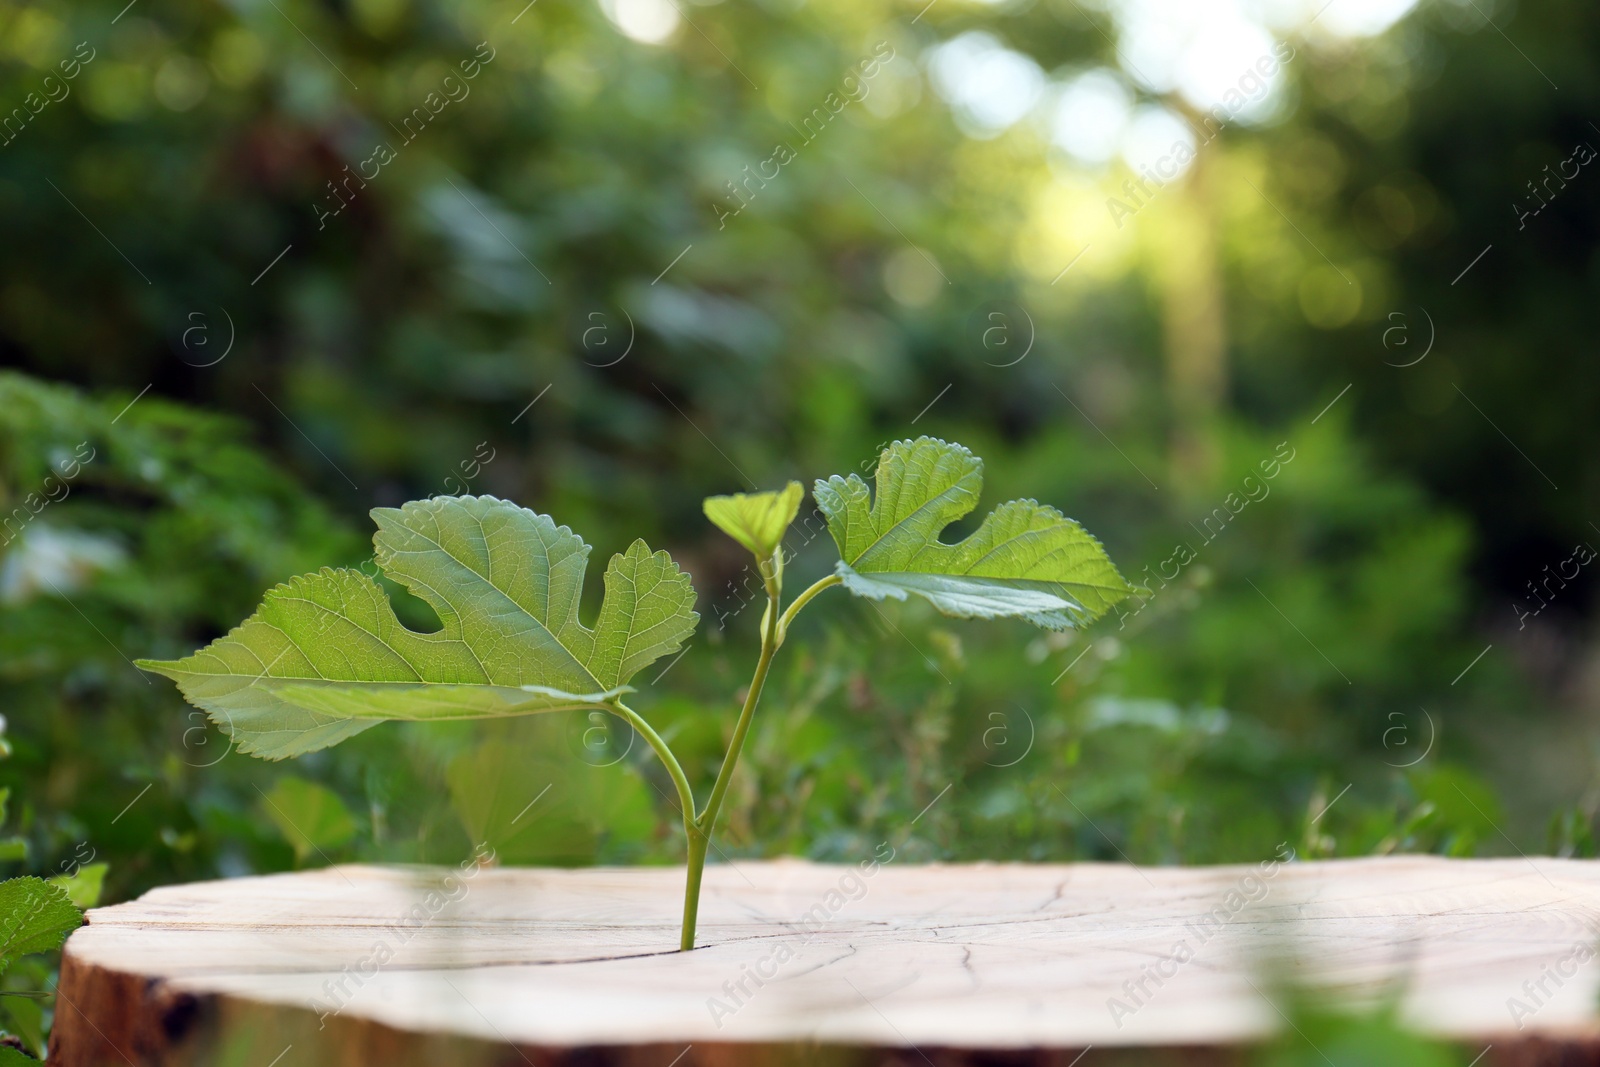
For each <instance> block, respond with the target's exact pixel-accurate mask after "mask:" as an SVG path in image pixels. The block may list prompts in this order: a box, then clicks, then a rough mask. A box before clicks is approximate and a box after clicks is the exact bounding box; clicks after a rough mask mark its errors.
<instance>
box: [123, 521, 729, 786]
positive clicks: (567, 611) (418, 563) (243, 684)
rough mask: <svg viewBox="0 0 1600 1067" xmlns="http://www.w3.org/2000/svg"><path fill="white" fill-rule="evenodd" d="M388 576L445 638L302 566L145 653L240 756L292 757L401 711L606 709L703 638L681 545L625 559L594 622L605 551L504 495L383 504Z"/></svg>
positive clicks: (343, 576) (359, 584)
mask: <svg viewBox="0 0 1600 1067" xmlns="http://www.w3.org/2000/svg"><path fill="white" fill-rule="evenodd" d="M372 517H373V518H374V519H375V520H376V521H377V524H378V533H377V536H376V537H375V538H374V542H373V543H374V545H375V546H376V548H377V553H376V559H377V562H378V565H379V566H380V567H381V568H382V569H383V571H384V573H385V574H386V575H387V576H388V577H390V578H392V579H394V580H395V581H396V582H399V583H400V584H401V585H403V586H405V587H406V588H407V589H409V590H410V591H411V592H412V593H414V594H416V595H417V596H418V597H421V598H422V599H423V600H425V601H426V602H427V603H428V605H429V606H430V607H432V608H433V610H434V611H435V613H437V614H438V616H439V620H440V622H441V623H442V626H441V628H440V629H439V631H438V632H437V633H417V632H415V631H412V630H409V629H407V628H406V627H405V626H403V625H401V623H400V621H399V619H397V618H396V617H395V614H394V609H393V607H392V606H391V605H390V603H389V599H388V597H387V596H385V595H384V592H383V590H382V589H381V588H380V587H379V586H378V584H377V583H376V582H374V581H373V580H372V579H371V578H368V577H367V576H366V575H364V574H362V573H360V572H359V571H354V570H328V569H325V570H323V571H321V572H319V573H317V574H308V575H302V576H301V577H299V578H295V579H293V580H291V581H289V582H287V583H285V584H283V585H280V586H278V587H277V588H275V589H273V590H272V591H270V592H269V593H268V594H267V596H266V599H265V600H264V601H263V602H262V605H261V607H260V608H259V609H257V611H256V613H255V614H254V615H252V616H251V617H250V618H249V619H247V620H245V622H244V623H242V624H241V625H240V626H239V627H237V628H236V629H235V630H234V631H233V632H232V633H230V634H228V635H227V636H226V637H222V638H219V639H218V640H216V641H213V642H212V643H211V644H210V645H208V646H206V647H205V648H203V649H201V650H200V651H199V652H196V653H195V654H194V655H192V656H190V657H188V658H187V659H183V660H177V661H170V662H156V661H149V660H141V661H140V663H139V665H140V666H141V667H144V668H145V669H146V670H152V671H156V672H158V673H160V674H164V675H166V676H167V677H169V678H171V679H173V680H174V681H176V682H177V683H178V687H179V688H180V689H181V690H182V691H183V694H184V696H186V697H187V698H188V699H189V700H190V701H192V702H193V703H195V704H198V705H199V706H200V707H202V708H205V709H206V711H207V712H208V713H210V715H211V718H212V719H213V720H214V721H215V722H216V723H217V724H218V726H220V727H221V728H223V729H224V730H226V731H227V732H228V733H229V734H231V735H232V737H233V739H234V741H235V742H236V743H237V744H238V746H239V749H240V751H243V752H249V753H251V754H253V755H257V756H261V757H263V758H266V759H283V758H284V757H286V756H297V755H300V754H301V753H305V752H311V751H314V750H316V749H319V748H326V747H327V746H329V745H332V744H336V743H338V742H340V741H342V740H344V739H345V738H347V737H350V736H351V735H353V734H356V733H359V732H360V731H362V730H365V729H367V728H368V727H370V726H373V725H375V724H376V723H378V722H380V721H382V720H385V719H412V720H419V719H446V718H487V717H493V716H501V715H521V714H527V713H529V712H538V711H558V710H563V709H569V708H580V707H594V706H596V705H599V704H603V703H604V702H606V701H607V700H609V699H613V698H615V697H616V696H617V695H618V694H619V693H621V692H624V691H625V687H624V683H625V682H627V680H628V679H629V678H631V677H632V676H633V675H634V674H635V673H637V672H638V671H639V670H641V669H642V668H644V667H645V666H647V665H649V664H650V663H651V662H653V661H654V660H656V659H658V658H660V657H661V656H665V655H669V654H671V653H673V652H676V651H677V650H678V649H679V648H680V647H682V644H683V640H684V639H685V638H686V637H688V636H689V635H690V634H691V633H693V632H694V627H695V623H696V622H698V621H699V618H700V617H699V616H698V615H697V614H695V612H694V611H693V607H694V589H693V588H692V587H691V586H690V585H689V576H688V575H686V574H684V573H683V572H682V571H680V570H679V569H678V566H677V564H675V563H673V562H672V560H671V558H670V557H668V556H667V554H666V553H665V552H655V553H652V552H651V551H650V549H649V547H648V546H647V545H646V544H645V543H644V542H643V541H635V542H634V543H633V544H632V545H630V546H629V548H628V551H627V552H626V553H622V554H620V555H615V556H612V557H611V562H610V565H609V566H607V567H606V572H605V587H606V592H605V599H604V600H603V601H602V603H601V605H600V616H599V619H598V621H597V622H596V625H595V627H594V629H592V630H591V629H589V628H588V627H586V626H584V625H583V624H582V623H581V622H579V621H578V600H579V596H580V594H581V593H582V591H583V578H584V574H585V572H586V570H587V569H588V564H589V546H588V545H586V544H584V543H583V540H582V538H580V537H578V535H576V534H574V533H573V532H572V531H571V530H569V529H567V528H566V527H565V526H557V525H556V524H555V522H554V520H552V519H551V518H550V517H549V516H547V515H536V514H534V513H533V512H531V511H528V510H526V509H524V508H519V507H517V506H516V505H515V504H512V503H510V502H508V501H504V500H498V499H496V498H494V497H491V496H481V497H434V498H432V499H430V500H418V501H413V502H411V503H409V504H407V505H405V506H404V507H402V508H398V509H396V508H377V509H375V510H374V511H373V512H372Z"/></svg>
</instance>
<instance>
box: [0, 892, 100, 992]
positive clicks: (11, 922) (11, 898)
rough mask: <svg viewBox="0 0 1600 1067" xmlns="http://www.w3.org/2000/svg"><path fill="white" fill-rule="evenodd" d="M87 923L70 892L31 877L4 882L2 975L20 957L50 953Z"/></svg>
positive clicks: (1, 902) (0, 940) (1, 897)
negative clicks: (74, 904)
mask: <svg viewBox="0 0 1600 1067" xmlns="http://www.w3.org/2000/svg"><path fill="white" fill-rule="evenodd" d="M82 924H83V913H82V912H80V911H79V910H78V909H77V908H75V907H73V906H72V900H71V898H70V897H68V896H67V893H66V890H64V889H62V888H61V887H60V886H54V885H51V884H50V883H49V882H46V881H44V880H42V879H39V878H34V877H32V876H31V875H30V876H27V877H23V878H9V879H7V880H6V881H4V882H0V974H4V973H5V972H6V971H8V970H10V968H11V964H12V963H13V962H15V961H16V959H17V957H19V956H27V955H29V954H31V953H34V952H50V951H52V950H54V949H58V948H60V947H61V942H63V941H65V940H66V939H67V935H68V934H70V933H71V932H72V931H74V930H76V929H77V928H78V927H79V926H81V925H82Z"/></svg>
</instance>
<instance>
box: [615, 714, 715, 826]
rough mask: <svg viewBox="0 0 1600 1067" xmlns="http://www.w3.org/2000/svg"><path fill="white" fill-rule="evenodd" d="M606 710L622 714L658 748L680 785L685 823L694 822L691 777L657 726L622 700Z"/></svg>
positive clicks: (658, 754)
mask: <svg viewBox="0 0 1600 1067" xmlns="http://www.w3.org/2000/svg"><path fill="white" fill-rule="evenodd" d="M606 710H607V711H610V712H613V713H615V714H617V715H620V716H622V717H623V718H624V719H626V720H628V725H629V726H632V727H633V728H634V729H635V730H637V731H638V732H639V734H640V735H641V736H642V737H643V738H644V739H645V740H646V741H647V742H649V744H650V747H651V748H653V749H655V750H656V755H657V756H658V757H659V758H660V760H661V762H662V764H663V765H664V766H665V767H666V768H667V773H668V774H669V775H671V776H672V784H673V785H675V786H677V787H678V804H679V806H680V807H681V808H682V810H683V824H684V826H685V827H688V826H690V825H691V824H692V823H693V822H694V791H693V790H691V789H690V788H689V778H688V776H687V775H685V774H684V773H683V767H681V766H680V765H679V764H678V757H677V756H674V755H673V754H672V749H670V748H668V747H667V743H666V742H665V741H664V740H662V738H661V735H660V734H658V733H656V731H655V727H653V726H651V725H650V724H649V723H647V722H645V721H644V717H643V716H642V715H640V714H639V713H638V712H637V711H634V710H633V709H632V708H630V707H628V705H626V704H624V703H623V702H622V701H620V700H613V701H612V702H611V703H610V704H609V705H607V706H606Z"/></svg>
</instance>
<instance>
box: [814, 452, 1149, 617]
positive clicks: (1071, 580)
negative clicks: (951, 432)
mask: <svg viewBox="0 0 1600 1067" xmlns="http://www.w3.org/2000/svg"><path fill="white" fill-rule="evenodd" d="M982 488H983V461H982V460H981V459H979V458H978V457H977V456H974V455H973V454H972V453H971V452H970V451H968V450H967V449H965V448H963V447H962V446H961V445H955V444H949V443H947V442H944V441H940V440H937V439H935V438H932V437H919V438H917V439H916V440H915V441H896V442H895V443H894V444H892V445H890V446H889V447H888V448H887V449H885V450H884V452H883V454H882V455H881V456H880V457H879V459H878V470H877V477H876V497H874V493H873V491H872V490H869V489H868V487H867V484H866V482H864V481H862V480H861V478H860V477H859V476H857V475H854V474H852V475H850V476H849V477H846V478H841V477H839V476H838V475H835V476H833V477H832V478H829V479H828V480H827V481H818V482H817V484H816V491H815V492H816V498H817V504H818V506H819V507H821V509H822V512H823V514H824V515H826V516H827V518H828V530H829V532H830V533H832V534H833V539H834V542H835V543H836V544H837V545H838V546H839V555H840V557H841V558H840V561H839V563H838V565H837V568H836V571H837V573H838V575H839V577H840V578H842V579H843V581H844V585H845V587H846V588H847V589H849V590H850V591H851V592H852V593H854V594H856V595H857V596H864V597H869V598H871V599H874V600H882V599H884V598H885V597H894V598H895V599H897V600H904V599H906V597H907V595H908V594H911V593H915V594H917V595H918V596H921V597H924V598H925V599H927V600H928V601H930V602H931V603H932V604H933V605H934V607H936V608H938V610H939V611H941V612H943V613H944V614H946V615H954V616H957V617H959V618H982V619H990V618H1013V617H1014V618H1022V619H1026V620H1027V621H1029V622H1031V623H1034V624H1035V625H1037V626H1043V627H1046V628H1047V629H1053V630H1059V629H1066V628H1068V627H1072V626H1080V625H1083V624H1085V623H1088V622H1092V621H1093V620H1094V619H1096V618H1098V617H1099V616H1101V615H1102V614H1104V613H1105V612H1106V610H1107V609H1109V608H1110V607H1111V606H1112V605H1113V604H1115V603H1116V602H1117V601H1119V600H1122V599H1123V598H1124V597H1126V596H1128V595H1129V594H1130V593H1131V592H1132V587H1131V586H1130V585H1129V584H1128V583H1127V581H1125V580H1124V579H1123V577H1122V575H1121V574H1119V573H1118V572H1117V568H1116V567H1115V566H1114V565H1113V564H1112V562H1111V560H1110V558H1109V557H1107V555H1106V553H1105V549H1103V548H1102V547H1101V546H1100V542H1099V541H1097V540H1095V539H1094V538H1093V537H1092V536H1090V535H1089V533H1088V532H1087V531H1085V530H1084V529H1083V527H1081V526H1079V525H1078V524H1077V523H1076V522H1074V521H1073V520H1071V519H1069V518H1067V517H1065V516H1064V515H1062V514H1061V512H1059V511H1057V510H1056V509H1055V508H1052V507H1048V506H1046V505H1043V504H1040V503H1038V502H1037V501H1033V500H1013V501H1010V502H1009V503H1006V504H1001V505H1000V506H999V507H998V508H996V509H995V510H994V511H993V512H991V513H990V514H989V516H988V517H987V518H985V519H984V520H983V524H982V525H981V526H979V527H978V529H977V531H976V532H974V533H973V534H972V535H971V536H970V537H968V538H967V539H966V540H964V541H961V542H959V543H958V544H953V545H947V544H945V543H944V542H942V541H940V540H939V534H940V533H941V532H942V531H943V530H944V528H945V527H947V526H949V525H950V524H951V523H953V522H955V521H956V520H957V519H960V518H962V517H963V516H965V515H967V514H969V513H970V512H971V511H972V510H973V509H974V508H975V507H977V505H978V494H979V492H980V491H981V490H982Z"/></svg>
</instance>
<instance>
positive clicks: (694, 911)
mask: <svg viewBox="0 0 1600 1067" xmlns="http://www.w3.org/2000/svg"><path fill="white" fill-rule="evenodd" d="M684 828H685V830H687V831H688V833H689V877H688V881H687V882H686V883H685V884H684V887H683V932H682V934H680V935H679V940H678V951H680V952H688V951H689V950H690V949H692V948H694V928H695V922H696V920H698V919H699V917H700V875H701V874H702V873H703V872H704V871H705V869H706V846H707V845H709V844H711V842H710V840H709V839H708V838H707V837H706V835H705V834H703V833H701V832H700V828H699V827H698V826H695V825H694V824H693V823H692V822H690V821H689V820H687V819H686V820H684Z"/></svg>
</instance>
